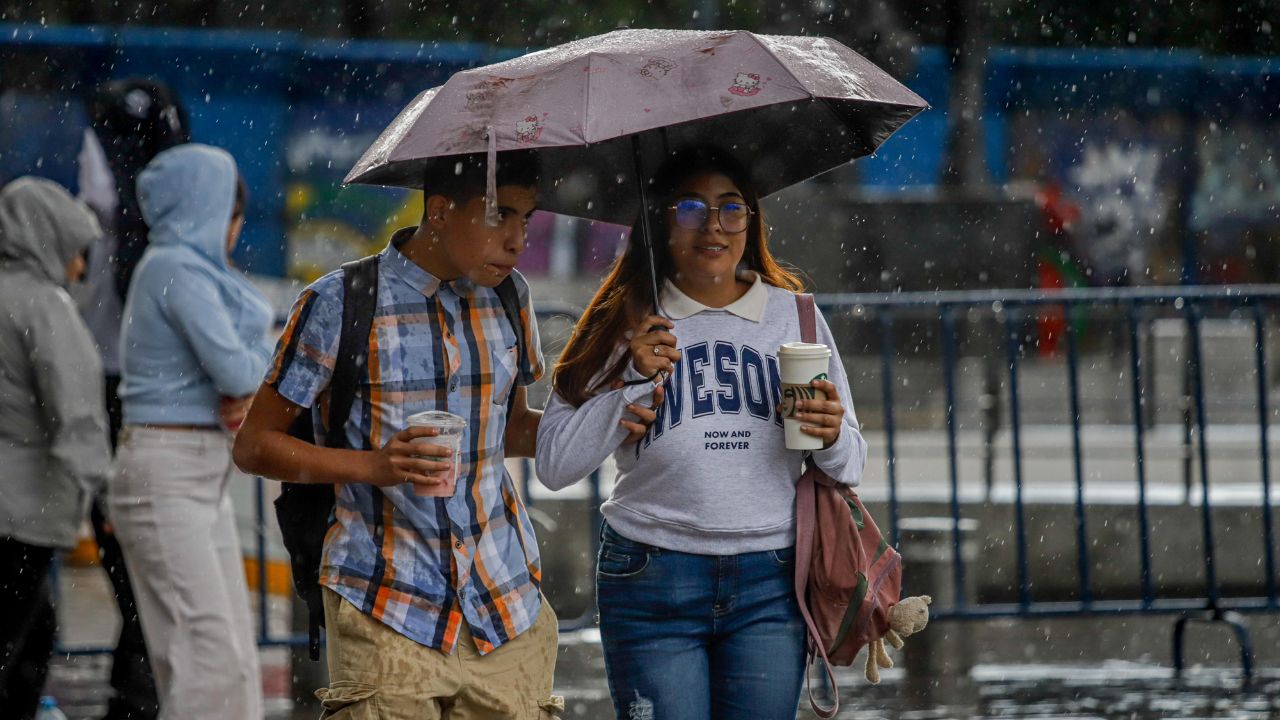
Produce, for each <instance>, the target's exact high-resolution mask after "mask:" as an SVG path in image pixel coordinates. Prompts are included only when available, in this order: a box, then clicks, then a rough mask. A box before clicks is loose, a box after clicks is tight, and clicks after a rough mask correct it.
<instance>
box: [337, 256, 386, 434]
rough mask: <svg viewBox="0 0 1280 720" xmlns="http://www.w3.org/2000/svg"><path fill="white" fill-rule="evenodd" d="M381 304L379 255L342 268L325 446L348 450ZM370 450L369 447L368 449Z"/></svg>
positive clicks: (354, 261)
mask: <svg viewBox="0 0 1280 720" xmlns="http://www.w3.org/2000/svg"><path fill="white" fill-rule="evenodd" d="M377 304H378V256H377V255H370V256H368V257H363V258H360V259H359V260H353V261H351V262H349V263H344V264H343V266H342V333H341V335H340V336H339V338H338V357H337V358H336V359H335V361H334V366H333V376H332V377H331V378H330V380H329V418H328V420H329V422H328V426H327V427H328V430H327V432H326V433H325V435H326V437H325V438H324V440H325V443H324V444H325V446H326V447H347V436H346V433H344V432H343V426H344V425H346V422H347V418H348V417H350V415H351V406H352V405H353V404H355V400H356V388H358V387H360V373H361V371H362V370H364V367H365V365H367V364H368V362H369V332H370V331H371V330H372V329H373V314H374V311H375V309H376V308H377ZM365 449H367V448H365Z"/></svg>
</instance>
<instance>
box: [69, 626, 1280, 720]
mask: <svg viewBox="0 0 1280 720" xmlns="http://www.w3.org/2000/svg"><path fill="white" fill-rule="evenodd" d="M566 641H567V647H566V650H565V651H564V652H563V653H562V656H576V657H574V658H573V659H572V660H571V661H570V662H569V663H567V664H562V669H564V670H566V671H568V672H565V673H558V677H557V679H558V681H559V682H558V683H557V684H558V687H557V692H559V693H562V694H564V695H565V697H566V701H567V703H566V704H567V706H566V713H565V718H566V720H568V719H569V718H584V719H589V720H607V719H608V718H612V717H613V714H612V711H611V709H610V706H609V702H608V690H607V689H606V688H605V685H604V678H603V674H602V673H601V674H594V673H593V674H592V675H591V676H580V675H578V676H573V673H575V672H576V671H578V670H580V669H582V667H583V666H581V665H579V663H583V664H584V665H590V664H593V663H592V660H591V658H592V657H596V658H598V646H597V647H591V646H590V645H591V643H590V640H589V639H585V640H584V639H583V638H572V637H570V638H566ZM565 659H569V658H568V657H565ZM107 669H108V667H107V661H106V658H104V657H75V658H71V659H67V658H59V659H58V660H57V661H56V663H55V665H54V668H53V672H52V680H51V685H50V690H51V691H52V693H53V694H55V695H56V696H58V697H59V699H60V700H62V701H63V703H62V709H63V711H64V712H66V714H67V717H68V719H69V720H90V719H91V718H92V719H96V718H97V717H99V716H100V715H101V712H102V711H103V709H104V708H105V698H106V692H107V690H106V677H107ZM601 670H602V669H601ZM971 677H972V680H973V688H972V694H971V695H970V698H971V699H970V701H969V702H968V703H950V702H936V703H933V702H931V703H927V704H924V705H922V706H921V705H917V704H916V703H913V702H911V700H910V698H908V697H907V693H906V688H905V683H904V677H903V674H902V673H901V672H900V671H896V670H890V671H886V673H885V675H884V678H883V681H882V683H881V684H880V685H879V686H870V685H867V683H866V682H865V681H864V680H862V679H861V678H860V677H858V676H857V674H856V673H853V672H851V671H849V670H848V669H845V670H844V671H843V672H841V673H840V682H841V684H842V685H843V686H844V687H845V692H844V693H843V695H844V697H843V702H842V708H841V712H840V714H839V715H838V718H840V720H872V719H875V718H886V719H887V718H893V719H894V720H942V719H944V718H981V719H983V720H986V719H992V720H995V719H997V718H1036V719H1050V718H1052V719H1055V720H1056V719H1059V718H1073V719H1079V720H1085V719H1092V718H1096V719H1099V720H1148V719H1155V718H1233V719H1235V720H1266V719H1269V718H1280V669H1266V670H1263V671H1262V672H1261V673H1260V674H1259V676H1258V677H1257V678H1256V679H1255V681H1254V682H1253V684H1252V686H1251V687H1250V688H1249V689H1243V690H1242V689H1241V688H1240V682H1241V678H1240V674H1239V672H1238V671H1228V670H1222V669H1196V670H1193V671H1190V672H1188V673H1187V675H1186V677H1185V678H1183V679H1182V680H1176V679H1174V677H1173V673H1172V670H1171V669H1169V668H1167V667H1161V666H1157V665H1148V664H1141V663H1128V662H1121V661H1106V662H1103V663H1100V664H1098V665H1097V666H1065V665H1063V666H1044V665H981V666H978V667H977V668H975V670H974V672H973V674H972V676H971ZM268 709H269V712H268V715H267V718H268V720H302V719H303V718H306V719H307V720H314V719H315V718H317V717H319V710H318V709H317V708H315V707H312V706H302V705H299V706H294V705H293V703H292V702H291V701H289V700H288V699H287V698H282V697H277V698H275V699H274V700H272V701H270V702H269V703H268ZM796 717H797V718H802V719H804V720H811V719H812V718H814V717H815V716H814V715H813V714H812V713H810V712H809V711H808V710H807V708H801V710H800V711H799V712H797V715H796Z"/></svg>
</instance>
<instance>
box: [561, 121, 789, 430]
mask: <svg viewBox="0 0 1280 720" xmlns="http://www.w3.org/2000/svg"><path fill="white" fill-rule="evenodd" d="M706 172H714V173H720V174H722V175H724V176H725V177H727V178H729V180H731V181H732V182H733V184H734V185H736V186H737V188H738V190H739V191H740V192H741V193H742V197H743V199H744V200H746V203H747V206H748V207H750V208H751V209H752V210H753V211H755V214H754V215H752V216H751V225H750V226H749V227H748V228H747V246H746V248H745V250H744V251H743V253H742V264H743V265H744V266H746V267H747V268H748V269H750V270H754V271H755V272H756V273H757V274H759V275H760V277H761V279H763V280H764V281H765V282H766V283H768V284H770V285H774V286H776V287H780V288H783V289H786V290H790V291H792V292H800V291H801V290H803V289H804V283H803V281H801V279H800V277H799V275H798V274H797V273H796V272H794V271H793V270H791V269H789V268H786V267H783V266H782V265H781V264H780V263H778V261H777V260H775V259H774V257H773V255H772V254H771V253H770V252H769V245H768V231H767V229H766V226H765V222H764V217H763V216H762V215H761V213H760V198H759V194H758V193H757V192H756V186H755V183H754V182H752V180H751V175H750V173H749V172H748V171H747V169H746V168H745V167H744V166H743V165H742V164H741V163H739V162H737V161H736V160H735V159H734V158H733V157H732V156H731V155H729V154H728V153H726V152H724V151H722V150H720V149H718V148H713V147H707V146H700V147H695V148H690V149H688V150H684V151H681V152H679V153H676V154H675V155H673V156H671V157H670V158H669V159H668V160H667V161H666V162H665V163H663V165H662V168H661V169H659V170H658V172H657V174H656V175H655V176H654V179H653V182H652V183H651V185H650V186H651V188H652V190H653V192H652V194H651V196H650V203H649V207H647V208H643V209H642V212H648V213H649V223H650V224H649V227H650V228H651V229H652V231H653V237H654V241H653V252H654V264H655V266H656V268H657V273H658V277H659V278H664V279H665V278H670V277H671V275H672V272H673V268H672V261H671V253H670V251H669V249H668V247H667V236H668V230H667V213H666V210H665V208H666V207H667V205H668V204H670V202H671V200H673V199H674V196H675V194H676V192H677V191H678V189H679V187H680V185H681V184H683V183H684V182H685V180H687V179H689V178H691V177H693V176H694V175H698V174H701V173H706ZM646 252H647V251H646V250H645V247H644V243H643V241H642V240H641V231H640V219H639V218H637V219H636V222H635V224H634V225H632V227H631V236H630V238H629V239H628V240H627V249H626V251H625V252H624V253H623V254H622V256H621V257H619V258H618V259H617V260H615V261H614V263H613V267H612V268H611V269H610V271H609V275H608V277H606V278H605V280H604V283H603V284H602V285H601V286H600V289H599V290H597V291H596V294H595V297H593V298H591V304H590V305H588V306H587V310H586V312H584V313H583V314H582V317H581V318H579V319H578V324H577V325H576V326H574V328H573V335H572V336H570V338H569V343H568V345H566V346H565V348H564V352H563V353H561V354H560V360H559V362H557V363H556V367H555V374H554V383H555V390H556V392H558V393H559V394H560V397H562V398H564V399H565V401H566V402H568V403H569V404H571V405H573V406H574V407H578V406H580V405H582V403H584V402H586V401H587V400H588V399H589V398H590V397H591V396H592V395H593V394H595V392H596V391H598V390H599V389H600V388H602V387H605V386H607V385H609V384H610V383H612V382H613V380H615V379H616V378H618V377H620V376H621V375H622V373H623V371H624V370H625V369H626V364H627V363H628V362H630V356H629V355H626V354H623V356H622V357H621V358H618V359H617V360H616V361H615V362H614V363H613V365H612V366H611V367H609V368H607V372H605V373H604V374H603V376H602V375H601V374H600V371H601V369H603V368H605V364H606V363H608V362H609V360H610V358H612V357H613V354H614V353H615V352H616V351H617V348H618V344H619V343H620V342H622V340H623V336H624V334H625V333H626V331H627V330H629V329H630V328H632V327H634V326H635V325H636V323H638V322H640V321H641V320H642V319H643V318H644V317H645V316H646V315H648V314H650V313H651V312H652V311H653V307H654V301H655V298H654V297H653V288H652V285H651V284H650V282H649V259H648V256H647V254H646ZM659 285H661V283H659ZM598 377H599V378H601V379H600V380H598V381H597V382H595V383H594V384H593V383H592V380H593V379H596V378H598Z"/></svg>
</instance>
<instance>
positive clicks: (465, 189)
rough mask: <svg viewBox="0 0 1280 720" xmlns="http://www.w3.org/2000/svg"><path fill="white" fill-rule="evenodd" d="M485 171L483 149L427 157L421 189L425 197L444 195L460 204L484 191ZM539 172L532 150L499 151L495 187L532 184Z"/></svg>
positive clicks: (486, 160)
mask: <svg viewBox="0 0 1280 720" xmlns="http://www.w3.org/2000/svg"><path fill="white" fill-rule="evenodd" d="M487 171H488V159H487V156H486V154H485V153H469V154H466V155H444V156H441V157H433V158H428V159H427V161H426V164H425V165H424V167H423V170H422V192H423V193H424V195H425V196H426V197H431V196H432V195H443V196H445V197H447V198H449V199H450V200H453V201H454V202H456V203H459V204H461V203H464V202H467V201H469V200H473V199H475V198H478V197H480V196H481V195H484V190H485V175H486V173H487ZM540 172H541V166H540V163H539V162H538V156H537V154H536V153H535V152H534V151H532V150H507V151H505V152H500V153H498V172H497V176H498V187H502V186H503V185H519V186H521V187H533V186H534V185H537V184H538V176H539V175H540Z"/></svg>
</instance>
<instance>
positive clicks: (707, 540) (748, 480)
mask: <svg viewBox="0 0 1280 720" xmlns="http://www.w3.org/2000/svg"><path fill="white" fill-rule="evenodd" d="M744 279H746V280H749V281H751V282H752V286H751V288H750V289H749V290H748V291H747V293H746V294H745V295H743V296H742V297H741V298H739V299H738V300H736V301H735V302H733V303H731V304H730V305H727V306H725V307H723V308H711V307H707V306H705V305H702V304H701V303H698V302H697V301H695V300H693V299H692V298H690V297H689V296H687V295H685V294H684V293H682V292H681V291H680V290H679V289H677V288H676V287H675V286H674V285H673V284H671V283H670V282H669V281H668V282H667V283H666V285H665V286H664V288H663V293H662V302H661V305H662V308H663V310H664V311H665V312H666V314H667V316H668V317H670V318H671V319H672V320H673V321H674V322H675V328H674V329H673V330H672V333H673V334H674V335H675V336H676V340H677V347H678V348H679V350H680V352H681V354H682V357H681V360H680V362H679V363H678V364H677V366H676V371H675V373H674V375H673V377H672V378H670V379H669V380H668V381H667V384H666V387H665V392H666V401H665V403H664V404H663V405H662V406H661V407H660V408H659V414H658V419H657V420H656V421H655V422H654V423H653V425H652V426H651V427H650V428H649V430H648V432H647V434H646V435H645V437H643V438H642V439H641V440H639V441H638V442H636V443H630V444H627V445H622V442H623V440H624V439H625V438H626V436H627V431H626V430H625V429H624V428H623V427H622V426H621V425H619V421H620V420H621V419H622V418H623V417H624V416H625V415H628V413H627V410H626V406H627V405H628V404H630V403H633V402H637V401H639V402H642V403H647V402H648V399H647V398H648V396H649V394H650V393H651V392H652V391H653V385H652V384H650V383H645V384H642V385H636V386H630V387H624V388H622V389H619V390H608V391H605V392H601V393H599V394H597V395H595V396H594V397H592V398H591V399H590V400H588V401H587V402H585V403H583V404H582V406H581V407H578V408H574V407H573V406H571V405H570V404H569V403H567V402H565V401H564V399H563V398H561V397H560V395H559V394H558V393H555V392H553V393H552V394H551V399H550V400H549V401H548V403H547V407H546V411H545V414H544V415H543V417H542V422H541V425H540V426H539V428H538V445H537V466H536V467H537V476H538V479H539V480H540V481H541V482H542V484H543V485H546V486H547V487H548V488H551V489H552V490H559V489H561V488H564V487H566V486H568V485H571V484H573V483H574V482H577V481H578V480H580V479H582V478H584V477H586V476H587V475H589V474H590V473H591V472H592V471H593V470H595V469H596V468H597V467H598V466H599V465H600V464H601V463H603V462H604V461H605V459H606V458H608V457H609V455H613V456H614V460H615V461H616V463H617V467H618V477H617V482H616V484H615V485H614V489H613V493H612V494H611V495H610V497H609V500H608V501H607V502H605V504H604V506H603V507H602V508H601V509H602V512H603V513H604V516H605V518H606V519H607V520H608V522H609V524H610V525H611V526H612V527H613V528H614V529H615V530H617V531H618V532H619V533H620V534H621V535H622V536H623V537H626V538H629V539H631V540H635V541H637V542H643V543H648V544H650V545H656V546H658V547H663V548H669V549H674V550H680V551H683V552H690V553H698V554H704V555H732V554H737V553H744V552H758V551H762V550H775V549H779V548H784V547H789V546H791V545H793V544H794V542H795V539H794V538H795V483H796V480H798V479H799V477H800V474H801V471H802V469H803V463H804V457H805V455H806V454H807V453H806V452H802V451H798V450H787V449H786V448H785V446H784V443H783V433H782V420H781V417H780V416H779V414H778V412H777V409H776V408H777V406H778V404H779V397H778V385H779V379H778V360H777V353H778V346H779V345H781V344H782V343H786V342H797V341H799V340H800V320H799V316H798V314H797V311H796V303H795V296H794V295H793V294H792V293H791V292H789V291H787V290H783V289H781V288H777V287H773V286H771V285H768V284H767V283H765V282H763V281H762V280H761V279H760V278H759V277H757V276H755V275H754V274H750V275H748V276H746V277H745V278H744ZM817 331H818V338H817V339H818V342H821V343H825V344H827V345H828V346H829V347H831V349H832V355H831V365H830V368H829V370H828V372H827V376H828V379H830V381H831V382H832V383H834V384H835V386H836V388H837V391H838V392H839V393H840V398H841V400H842V402H843V404H844V407H845V414H844V421H843V425H842V427H841V429H840V436H839V438H838V439H837V441H836V442H835V443H834V444H833V445H832V446H831V447H829V448H826V449H824V450H818V451H815V452H813V458H814V460H815V461H816V462H817V464H818V466H819V467H820V468H822V469H823V470H824V471H825V472H826V473H827V474H829V475H830V476H831V477H833V478H835V479H836V480H837V481H839V482H841V483H844V484H847V485H857V484H858V483H859V482H860V481H861V479H862V470H863V467H864V465H865V464H866V458H867V443H866V440H864V439H863V437H862V434H861V433H860V432H859V429H858V420H857V417H856V416H855V414H854V411H853V400H852V398H851V397H850V396H849V382H848V378H847V377H846V375H845V371H844V365H843V364H842V363H841V361H840V357H839V355H838V353H837V352H836V343H835V340H834V339H833V338H832V336H831V330H830V328H829V327H828V326H827V323H826V320H825V319H824V318H823V317H822V314H821V313H820V312H819V313H818V316H817ZM618 352H619V353H621V352H624V349H623V348H619V350H618ZM614 357H615V358H616V357H617V355H615V356H614ZM639 377H640V376H639V374H638V373H636V371H635V369H634V368H632V367H631V366H630V364H628V371H627V375H626V377H625V379H628V380H630V379H636V378H639Z"/></svg>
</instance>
